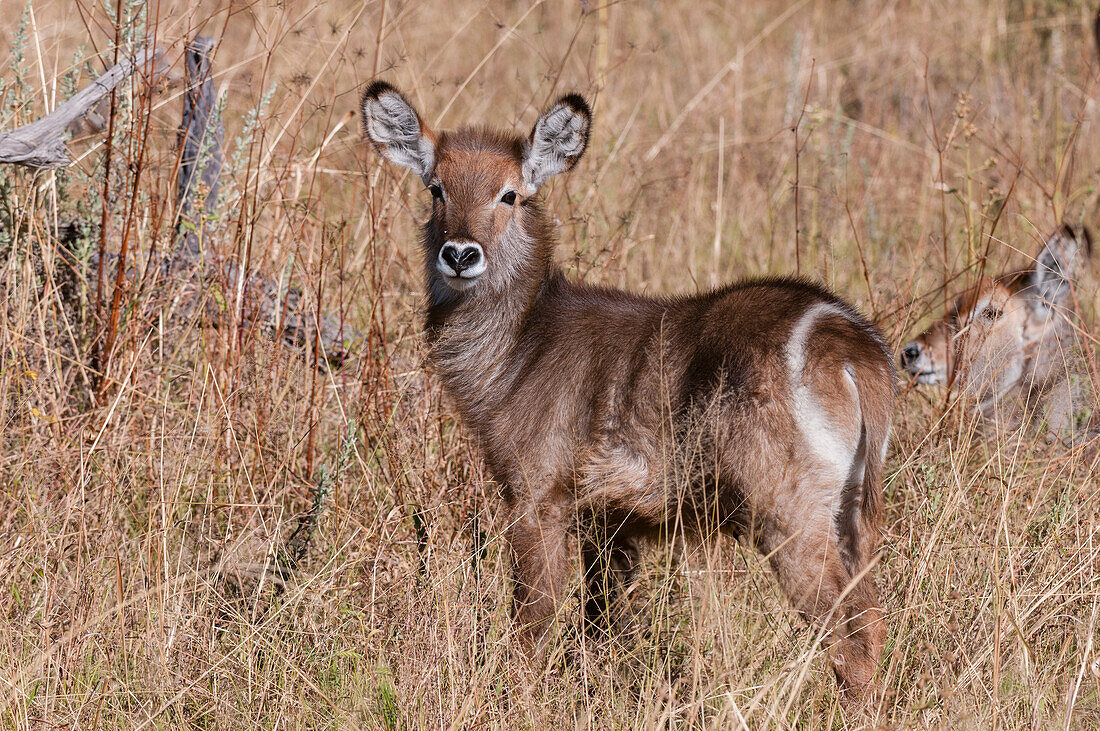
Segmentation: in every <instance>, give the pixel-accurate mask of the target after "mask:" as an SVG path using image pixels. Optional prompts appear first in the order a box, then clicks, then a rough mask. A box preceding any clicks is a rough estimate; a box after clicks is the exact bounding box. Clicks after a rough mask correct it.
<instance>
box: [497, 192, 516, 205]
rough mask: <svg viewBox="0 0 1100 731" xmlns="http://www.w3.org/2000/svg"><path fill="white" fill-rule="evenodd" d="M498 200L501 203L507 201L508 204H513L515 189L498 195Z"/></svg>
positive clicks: (514, 201)
mask: <svg viewBox="0 0 1100 731" xmlns="http://www.w3.org/2000/svg"><path fill="white" fill-rule="evenodd" d="M500 202H501V203H507V204H508V205H510V206H513V205H515V203H516V191H514V190H510V191H508V192H507V193H505V194H504V195H502V196H501V197H500Z"/></svg>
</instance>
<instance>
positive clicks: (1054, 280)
mask: <svg viewBox="0 0 1100 731" xmlns="http://www.w3.org/2000/svg"><path fill="white" fill-rule="evenodd" d="M1091 253H1092V238H1091V237H1090V236H1089V233H1088V231H1087V230H1084V229H1082V230H1081V232H1080V235H1078V234H1077V233H1076V232H1075V231H1074V230H1073V229H1072V228H1070V227H1069V226H1062V227H1061V228H1059V229H1058V230H1057V231H1055V232H1054V234H1053V235H1052V236H1051V237H1050V238H1049V239H1048V240H1047V241H1046V243H1044V244H1043V247H1042V249H1040V251H1039V253H1038V255H1037V256H1036V257H1035V263H1034V265H1033V266H1031V267H1029V268H1027V269H1022V270H1019V271H1014V272H1010V273H1008V274H1003V275H1001V276H998V277H982V278H981V279H979V280H978V282H977V283H976V284H975V285H974V286H972V287H970V288H969V289H968V290H966V291H965V292H963V293H962V294H961V295H960V296H959V297H958V299H957V300H956V301H955V304H954V306H953V307H952V308H951V309H950V310H949V311H948V312H947V313H946V315H945V316H944V317H943V318H942V319H940V320H937V321H936V322H934V323H932V325H931V326H930V327H929V328H928V329H927V330H925V331H924V332H922V333H921V334H920V335H918V336H917V337H916V338H914V339H913V340H911V341H909V342H908V343H906V344H905V346H904V347H903V348H902V351H901V366H902V368H904V369H905V370H906V371H907V372H908V374H909V375H910V376H911V377H912V378H913V379H914V380H915V381H916V382H917V383H920V384H952V385H954V386H956V387H958V388H959V389H960V390H961V391H962V392H963V393H964V394H966V395H967V396H968V397H970V398H971V400H972V401H973V403H974V406H975V409H976V411H977V413H978V414H979V416H981V417H982V420H983V423H985V424H990V425H992V426H994V427H995V428H997V429H999V430H1002V431H1003V430H1007V429H1014V428H1016V427H1018V426H1021V425H1028V424H1030V425H1035V426H1038V425H1044V426H1045V428H1046V429H1049V432H1050V433H1051V434H1052V435H1057V436H1060V437H1063V438H1066V437H1070V436H1072V435H1073V434H1074V433H1075V432H1078V431H1080V427H1081V426H1082V424H1081V422H1082V421H1083V417H1084V416H1086V415H1087V414H1088V404H1087V397H1088V390H1089V389H1088V388H1086V387H1085V386H1084V384H1085V382H1086V381H1087V374H1086V373H1085V372H1084V369H1083V368H1082V367H1081V364H1080V363H1077V362H1075V361H1078V360H1083V359H1082V358H1080V357H1079V354H1076V353H1075V351H1076V350H1078V348H1077V347H1076V340H1077V338H1076V334H1077V330H1078V324H1077V322H1076V318H1075V315H1074V310H1075V307H1074V300H1073V297H1072V292H1073V286H1074V282H1075V281H1076V278H1077V275H1078V273H1079V272H1080V270H1081V268H1082V266H1083V264H1084V263H1085V262H1086V261H1087V259H1088V257H1089V256H1090V255H1091Z"/></svg>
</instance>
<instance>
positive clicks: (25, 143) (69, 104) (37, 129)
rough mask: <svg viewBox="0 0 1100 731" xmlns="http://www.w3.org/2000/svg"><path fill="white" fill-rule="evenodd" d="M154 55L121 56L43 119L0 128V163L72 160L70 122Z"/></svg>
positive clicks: (43, 164)
mask: <svg viewBox="0 0 1100 731" xmlns="http://www.w3.org/2000/svg"><path fill="white" fill-rule="evenodd" d="M154 55H155V54H154V52H153V49H151V48H147V49H145V50H144V51H141V52H139V53H137V54H136V55H135V56H133V57H131V58H126V59H123V60H122V61H119V62H118V63H117V64H116V65H115V66H112V67H111V68H110V69H109V70H108V71H107V72H106V73H105V74H103V75H102V76H100V77H99V78H98V79H96V80H95V81H93V82H92V83H91V84H90V85H88V86H86V87H84V88H83V89H81V90H80V91H79V92H77V93H76V94H74V95H73V96H72V98H71V99H69V100H68V101H66V102H65V103H63V104H62V105H61V106H59V107H58V108H57V109H55V110H53V111H52V112H50V113H49V114H47V115H46V116H45V117H43V118H42V119H39V120H37V121H34V122H31V123H30V124H28V125H25V126H23V127H19V128H18V129H15V130H12V131H11V132H0V163H12V164H15V165H26V166H27V167H32V168H58V167H64V166H65V165H68V164H69V163H71V162H72V157H70V156H69V150H68V149H67V148H66V147H65V139H66V137H65V134H66V131H67V130H68V127H69V125H70V124H72V123H73V122H74V121H76V120H77V119H79V118H80V117H81V116H82V115H84V114H86V113H87V112H88V111H89V110H90V109H91V108H92V107H94V106H95V105H96V104H97V103H98V102H99V101H100V100H101V99H102V98H103V97H105V96H107V95H108V94H110V93H111V90H112V89H114V88H115V87H116V86H118V85H119V84H120V83H122V81H123V80H125V79H127V78H129V76H130V74H132V73H134V71H136V70H137V69H138V68H140V67H142V66H144V65H145V64H147V63H149V61H150V60H151V59H152V58H153V57H154Z"/></svg>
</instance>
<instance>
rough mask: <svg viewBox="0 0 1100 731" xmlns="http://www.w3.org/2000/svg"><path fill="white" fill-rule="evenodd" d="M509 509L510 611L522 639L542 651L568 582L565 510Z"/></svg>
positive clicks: (567, 517) (567, 542)
mask: <svg viewBox="0 0 1100 731" xmlns="http://www.w3.org/2000/svg"><path fill="white" fill-rule="evenodd" d="M510 512H511V518H510V521H509V523H510V525H509V528H508V544H509V546H510V547H511V550H512V561H513V564H512V567H513V578H514V581H515V587H514V597H513V606H512V614H513V618H514V619H515V622H516V624H517V626H518V629H519V631H520V636H521V638H522V639H523V640H524V642H525V643H526V644H528V645H535V646H537V648H538V649H540V650H541V649H542V646H543V645H544V640H545V637H546V633H547V630H548V629H549V627H550V624H551V622H552V620H553V619H554V616H555V615H556V613H557V611H558V607H559V606H560V605H561V599H562V596H563V594H564V593H565V590H566V588H567V584H568V582H569V563H570V541H569V530H568V528H569V516H568V509H567V506H564V505H554V506H551V507H549V508H547V507H543V508H541V509H540V508H539V507H536V506H524V507H517V508H513V509H512V510H511V511H510Z"/></svg>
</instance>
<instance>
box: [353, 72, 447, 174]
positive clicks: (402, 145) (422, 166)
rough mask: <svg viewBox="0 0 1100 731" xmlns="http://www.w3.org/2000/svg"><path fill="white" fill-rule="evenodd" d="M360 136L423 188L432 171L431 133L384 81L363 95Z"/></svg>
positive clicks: (413, 110)
mask: <svg viewBox="0 0 1100 731" xmlns="http://www.w3.org/2000/svg"><path fill="white" fill-rule="evenodd" d="M361 106H362V109H363V134H365V135H366V136H367V138H368V139H369V140H370V141H371V144H372V145H374V149H376V150H378V152H379V153H380V154H382V155H383V156H384V157H386V158H387V159H389V160H390V162H394V163H397V164H398V165H401V166H403V167H407V168H408V169H410V170H412V171H413V172H414V173H416V174H417V175H419V176H420V178H421V179H422V180H423V181H424V183H425V185H426V184H427V183H428V182H429V181H430V180H431V177H432V170H433V169H434V168H435V134H434V133H432V131H431V130H430V129H428V127H427V125H425V124H424V123H423V122H422V121H421V120H420V115H419V114H417V113H416V110H415V109H413V106H412V104H410V103H409V100H408V99H406V98H405V96H404V95H403V94H402V93H401V92H399V91H398V90H397V89H395V88H394V87H393V86H391V85H389V84H387V83H386V82H385V81H374V82H372V83H371V84H370V86H368V87H367V89H366V91H364V92H363V101H362V104H361Z"/></svg>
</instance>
